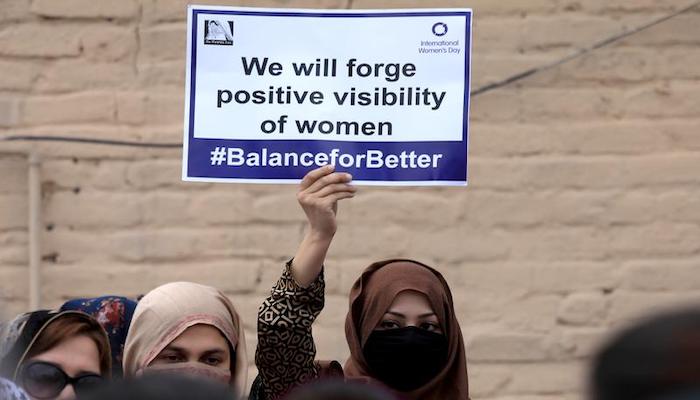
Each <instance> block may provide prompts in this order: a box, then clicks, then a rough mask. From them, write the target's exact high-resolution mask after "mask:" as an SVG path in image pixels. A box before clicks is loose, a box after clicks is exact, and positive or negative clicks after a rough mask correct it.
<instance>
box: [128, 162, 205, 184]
mask: <svg viewBox="0 0 700 400" xmlns="http://www.w3.org/2000/svg"><path fill="white" fill-rule="evenodd" d="M181 168H182V165H181V161H180V160H153V161H143V162H136V163H132V164H130V165H129V166H128V167H127V171H126V179H127V182H128V184H129V185H130V186H133V187H135V188H138V189H153V188H156V187H164V186H173V185H175V186H179V185H182V183H181V181H180V178H181V175H182V170H181ZM189 186H196V185H189Z"/></svg>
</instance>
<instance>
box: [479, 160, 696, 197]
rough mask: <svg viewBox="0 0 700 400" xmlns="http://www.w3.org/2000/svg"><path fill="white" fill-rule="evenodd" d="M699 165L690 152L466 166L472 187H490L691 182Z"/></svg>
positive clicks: (604, 186) (633, 185)
mask: <svg viewBox="0 0 700 400" xmlns="http://www.w3.org/2000/svg"><path fill="white" fill-rule="evenodd" d="M698 165H700V157H698V156H697V155H696V154H694V153H677V154H672V155H669V154H654V155H649V156H640V157H617V158H609V157H596V158H592V157H589V158H572V157H569V158H558V157H540V158H538V159H531V160H527V159H512V160H498V159H489V160H486V159H477V160H474V161H473V162H472V164H471V166H470V168H471V176H472V182H471V183H472V185H473V186H475V187H477V186H478V187H483V188H492V189H510V188H518V187H519V188H530V189H545V188H568V189H576V190H580V189H584V188H585V189H588V190H600V189H619V188H627V189H631V188H640V187H669V186H672V185H693V184H696V183H698V182H700V177H698V175H697V174H695V173H692V172H691V171H695V169H696V168H697V166H698Z"/></svg>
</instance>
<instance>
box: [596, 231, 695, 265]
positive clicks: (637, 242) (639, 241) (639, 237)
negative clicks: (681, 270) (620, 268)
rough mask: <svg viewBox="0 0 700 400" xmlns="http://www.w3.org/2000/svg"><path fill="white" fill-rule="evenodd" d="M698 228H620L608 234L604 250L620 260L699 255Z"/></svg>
mask: <svg viewBox="0 0 700 400" xmlns="http://www.w3.org/2000/svg"><path fill="white" fill-rule="evenodd" d="M698 235H700V226H698V225H694V224H670V223H655V224H651V225H643V226H621V227H616V228H614V229H610V231H609V241H608V245H607V246H606V247H607V248H608V249H609V253H610V254H612V255H614V256H617V257H619V258H634V259H639V258H649V259H653V258H656V257H678V256H681V255H695V254H697V252H698V251H700V243H698V241H697V240H694V238H697V237H699V236H698Z"/></svg>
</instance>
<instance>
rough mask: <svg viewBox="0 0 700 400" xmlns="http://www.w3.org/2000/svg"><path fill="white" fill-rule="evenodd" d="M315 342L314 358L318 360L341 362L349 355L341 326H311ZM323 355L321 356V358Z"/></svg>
mask: <svg viewBox="0 0 700 400" xmlns="http://www.w3.org/2000/svg"><path fill="white" fill-rule="evenodd" d="M313 334H314V342H315V344H316V350H317V352H316V358H317V359H319V360H336V361H339V362H340V363H341V364H344V363H345V360H347V359H348V357H349V356H350V350H348V344H347V341H346V340H345V334H344V330H343V328H342V327H340V326H337V327H332V328H326V327H320V326H314V327H313ZM322 357H323V358H322Z"/></svg>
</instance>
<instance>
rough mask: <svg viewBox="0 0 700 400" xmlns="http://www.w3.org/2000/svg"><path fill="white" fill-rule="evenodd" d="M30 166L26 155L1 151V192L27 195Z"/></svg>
mask: <svg viewBox="0 0 700 400" xmlns="http://www.w3.org/2000/svg"><path fill="white" fill-rule="evenodd" d="M28 167H29V166H28V164H27V159H26V157H24V156H21V155H10V154H2V153H0V194H10V195H18V194H21V193H24V194H25V195H26V193H27V180H28V179H29V175H28V174H29V170H28Z"/></svg>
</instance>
